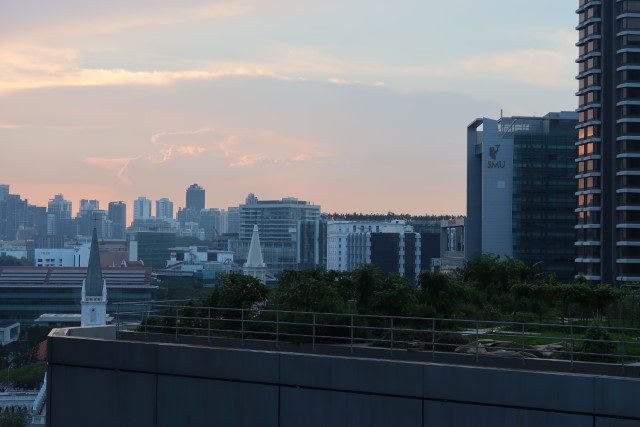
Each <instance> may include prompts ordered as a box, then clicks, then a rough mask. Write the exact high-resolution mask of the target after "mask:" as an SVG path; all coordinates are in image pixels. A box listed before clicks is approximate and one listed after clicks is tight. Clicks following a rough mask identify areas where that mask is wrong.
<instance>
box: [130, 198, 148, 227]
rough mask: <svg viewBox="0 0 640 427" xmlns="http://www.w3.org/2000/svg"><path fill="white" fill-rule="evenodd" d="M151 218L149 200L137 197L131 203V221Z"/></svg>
mask: <svg viewBox="0 0 640 427" xmlns="http://www.w3.org/2000/svg"><path fill="white" fill-rule="evenodd" d="M149 218H151V200H149V199H147V198H146V197H144V196H140V197H138V198H137V199H136V200H134V201H133V219H134V221H135V220H136V219H149Z"/></svg>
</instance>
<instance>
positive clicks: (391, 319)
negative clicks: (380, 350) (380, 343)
mask: <svg viewBox="0 0 640 427" xmlns="http://www.w3.org/2000/svg"><path fill="white" fill-rule="evenodd" d="M390 321H391V356H393V317H391V318H390Z"/></svg>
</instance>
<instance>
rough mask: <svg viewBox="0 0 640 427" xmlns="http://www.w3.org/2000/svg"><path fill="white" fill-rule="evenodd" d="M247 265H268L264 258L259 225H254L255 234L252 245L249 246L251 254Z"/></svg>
mask: <svg viewBox="0 0 640 427" xmlns="http://www.w3.org/2000/svg"><path fill="white" fill-rule="evenodd" d="M244 266H245V267H254V268H255V267H266V265H265V263H264V259H263V258H262V248H261V247H260V233H259V232H258V225H257V224H256V225H254V226H253V235H252V236H251V245H250V246H249V255H248V256H247V262H246V263H245V264H244Z"/></svg>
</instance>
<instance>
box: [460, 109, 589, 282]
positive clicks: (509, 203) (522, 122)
mask: <svg viewBox="0 0 640 427" xmlns="http://www.w3.org/2000/svg"><path fill="white" fill-rule="evenodd" d="M577 119H578V117H577V114H576V113H574V112H561V113H549V114H547V115H546V116H544V117H504V118H501V119H500V120H491V119H487V118H483V119H476V120H475V121H474V122H473V123H472V124H471V125H469V128H468V134H467V219H466V224H465V225H466V234H465V252H466V255H465V256H466V258H467V259H469V258H472V257H474V256H475V255H477V254H479V253H485V254H494V255H500V256H503V257H513V258H517V259H519V260H521V261H523V262H525V263H541V265H542V268H543V269H544V270H545V271H546V272H549V273H554V274H555V275H556V277H557V278H558V279H560V280H572V279H573V277H574V276H575V268H574V267H575V263H574V260H575V246H574V243H575V239H576V229H575V205H576V199H577V197H576V195H575V174H576V162H575V139H576V136H577V131H576V128H575V127H576V124H577V122H578V120H577Z"/></svg>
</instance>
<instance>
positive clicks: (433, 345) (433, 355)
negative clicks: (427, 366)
mask: <svg viewBox="0 0 640 427" xmlns="http://www.w3.org/2000/svg"><path fill="white" fill-rule="evenodd" d="M431 360H436V319H431Z"/></svg>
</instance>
